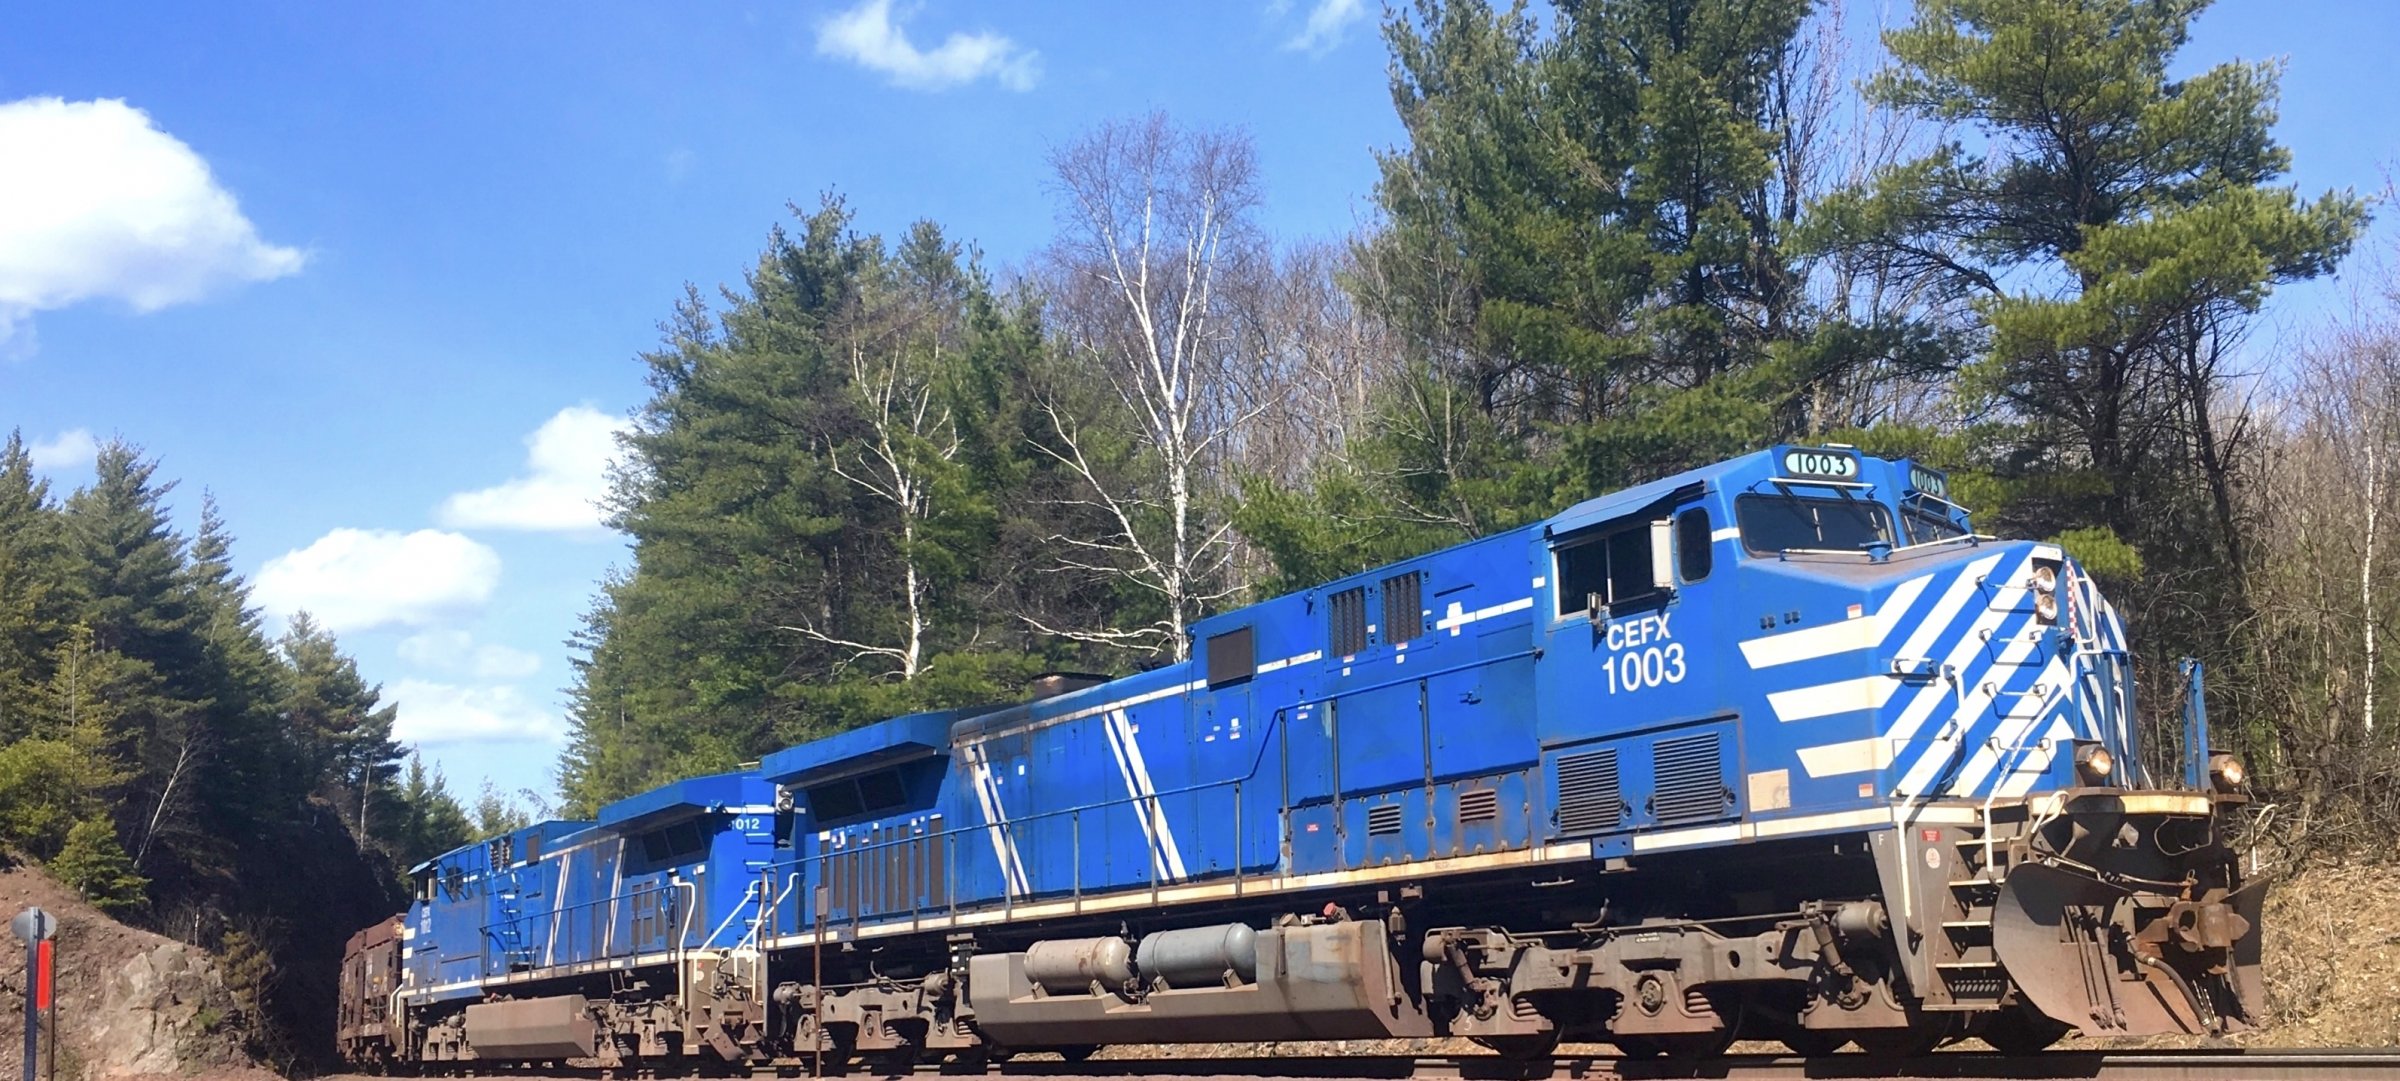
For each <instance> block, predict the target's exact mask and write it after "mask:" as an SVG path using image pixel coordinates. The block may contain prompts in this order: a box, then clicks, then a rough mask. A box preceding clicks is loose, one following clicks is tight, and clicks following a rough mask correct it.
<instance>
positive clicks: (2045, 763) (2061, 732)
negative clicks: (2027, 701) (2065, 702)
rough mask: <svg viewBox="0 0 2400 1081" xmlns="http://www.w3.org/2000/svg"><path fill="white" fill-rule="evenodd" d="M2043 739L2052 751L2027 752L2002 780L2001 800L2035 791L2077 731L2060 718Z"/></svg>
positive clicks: (2052, 723) (2063, 718)
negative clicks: (2037, 784) (2047, 742)
mask: <svg viewBox="0 0 2400 1081" xmlns="http://www.w3.org/2000/svg"><path fill="white" fill-rule="evenodd" d="M2042 738H2043V739H2045V740H2048V741H2049V743H2050V749H2049V750H2047V751H2043V750H2038V749H2037V750H2033V751H2029V752H2027V753H2026V755H2025V757H2024V758H2023V759H2022V760H2020V761H2019V762H2018V763H2017V764H2016V767H2015V768H2014V769H2011V770H2010V771H2009V773H2008V776H2006V777H2003V778H2001V781H2000V796H2001V798H2003V799H2014V798H2016V797H2018V796H2022V795H2024V794H2025V793H2027V792H2031V791H2033V786H2034V785H2035V784H2036V783H2038V782H2039V781H2041V779H2042V778H2043V777H2046V776H2048V775H2049V773H2050V767H2051V765H2052V764H2054V763H2056V762H2057V761H2058V752H2059V749H2060V748H2062V747H2065V746H2066V741H2068V740H2070V739H2073V738H2075V731H2074V729H2073V728H2071V727H2069V726H2068V725H2067V719H2066V718H2065V717H2060V718H2058V719H2056V720H2053V721H2051V722H2050V728H2049V730H2048V731H2045V732H2043V733H2042Z"/></svg>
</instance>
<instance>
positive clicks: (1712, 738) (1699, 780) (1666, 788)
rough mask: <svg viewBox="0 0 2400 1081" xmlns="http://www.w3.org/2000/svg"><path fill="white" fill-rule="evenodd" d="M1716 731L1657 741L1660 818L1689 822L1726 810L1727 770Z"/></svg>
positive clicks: (1656, 807)
mask: <svg viewBox="0 0 2400 1081" xmlns="http://www.w3.org/2000/svg"><path fill="white" fill-rule="evenodd" d="M1720 746H1721V743H1720V741H1719V740H1718V739H1717V734H1716V733H1714V732H1706V733H1702V734H1700V735H1696V736H1679V737H1676V738H1674V739H1662V740H1659V741H1658V744H1657V747H1656V749H1655V751H1654V752H1653V753H1654V755H1655V757H1656V761H1657V763H1658V795H1657V796H1656V797H1655V801H1654V804H1653V806H1654V808H1655V810H1656V811H1657V813H1658V820H1659V821H1660V822H1662V823H1666V822H1689V821H1691V820H1693V819H1696V818H1715V817H1717V816H1718V815H1720V814H1723V813H1725V770H1724V761H1723V752H1722V751H1721V750H1720Z"/></svg>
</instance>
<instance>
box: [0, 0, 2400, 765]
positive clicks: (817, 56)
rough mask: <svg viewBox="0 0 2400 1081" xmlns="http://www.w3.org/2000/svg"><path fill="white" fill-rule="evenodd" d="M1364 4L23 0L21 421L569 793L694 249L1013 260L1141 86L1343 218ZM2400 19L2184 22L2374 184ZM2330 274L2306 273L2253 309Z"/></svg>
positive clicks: (2293, 308)
mask: <svg viewBox="0 0 2400 1081" xmlns="http://www.w3.org/2000/svg"><path fill="white" fill-rule="evenodd" d="M1850 6H1851V12H1850V14H1851V15H1852V17H1853V18H1854V19H1855V20H1857V21H1859V22H1860V23H1862V24H1871V23H1872V22H1874V21H1875V20H1877V19H1879V18H1904V17H1905V13H1906V10H1907V9H1906V6H1905V5H1903V4H1891V5H1877V4H1873V3H1862V2H1861V0H1850ZM1887 12H1891V13H1896V14H1890V15H1887V14H1886V13H1887ZM1375 17H1376V13H1375V8H1374V5H1372V4H1368V3H1366V2H1365V0H1275V2H1267V0H1260V2H1239V3H1222V4H1155V5H1151V4H1145V5H1129V4H1113V3H1074V4H1068V3H1056V4H1037V3H1031V2H1023V0H985V2H977V3H967V2H963V0H921V2H915V3H910V2H905V0H902V2H894V0H865V2H861V0H823V2H812V3H794V4H779V5H754V6H743V5H737V4H729V3H727V4H719V3H702V4H690V5H634V4H626V3H586V4H578V5H572V6H570V5H564V4H502V5H469V4H464V3H433V4H404V5H383V6H365V5H340V4H308V3H300V2H291V3H274V4H267V3H258V4H229V5H209V6H205V7H200V6H193V5H186V4H166V3H158V4H115V5H91V4H85V3H78V2H49V0H17V2H14V3H11V4H9V5H8V6H7V7H6V9H5V10H0V427H18V428H22V429H23V430H24V432H25V434H26V436H27V438H28V439H30V440H33V441H34V442H36V443H37V444H40V445H42V446H43V447H44V449H45V454H44V462H45V465H46V468H47V469H48V470H49V472H50V473H51V475H52V476H53V477H54V478H55V479H56V480H57V481H59V482H60V484H61V485H62V486H70V487H71V486H73V485H75V484H77V483H80V482H81V481H82V480H84V479H85V478H88V476H89V461H88V442H87V440H88V439H91V438H97V439H103V440H105V439H107V438H109V437H110V436H112V435H122V436H123V437H125V438H128V439H130V440H133V441H134V442H136V443H139V444H140V445H142V446H143V447H144V448H146V449H147V450H148V451H149V452H150V453H152V454H154V455H156V456H158V457H159V458H160V459H161V460H162V461H163V472H164V473H165V475H167V476H171V477H178V478H182V479H183V481H184V487H183V488H182V489H181V490H180V491H179V492H178V494H177V497H176V500H175V502H176V506H177V509H178V511H179V512H180V513H181V514H182V515H183V517H184V519H185V520H186V521H187V523H188V521H189V520H190V519H191V517H193V516H194V515H195V514H196V512H197V507H198V495H199V491H200V489H202V488H203V487H205V488H207V489H208V490H210V491H212V492H214V493H215V495H216V496H217V498H218V500H219V501H220V502H221V503H222V504H223V507H224V510H225V514H226V516H227V518H228V519H229V520H230V522H231V523H232V525H233V527H234V528H235V530H236V532H237V533H238V535H239V537H240V545H239V548H238V550H237V555H238V557H239V560H240V563H241V566H242V569H243V570H244V571H245V572H246V573H248V574H249V575H250V576H251V577H252V579H253V581H254V582H255V583H256V584H257V585H258V587H259V594H260V596H259V600H260V601H261V603H262V605H264V606H265V607H266V608H267V609H268V614H269V618H270V621H271V622H276V623H278V624H279V621H280V619H281V616H282V613H284V612H286V611H288V610H290V609H292V608H296V607H306V608H308V609H309V610H310V611H312V612H316V613H318V614H319V615H320V617H323V618H325V619H326V620H328V621H329V622H332V623H333V624H334V625H335V626H336V629H337V630H338V631H339V632H340V633H341V635H342V639H343V642H344V644H345V646H346V647H347V648H348V649H349V650H350V651H351V652H352V653H353V654H355V655H356V656H357V657H358V659H359V662H360V665H361V667H362V668H363V669H364V670H365V672H366V673H367V675H368V676H369V677H370V678H371V679H374V680H378V681H380V682H382V683H383V685H384V687H385V690H386V692H387V694H388V695H389V696H391V697H393V698H395V699H397V700H398V701H400V703H401V705H402V707H403V719H402V730H403V734H404V735H407V736H410V737H412V738H414V739H416V740H417V741H418V742H420V743H421V745H422V746H423V748H424V750H425V752H426V754H427V756H428V757H429V758H430V759H432V760H433V761H434V762H436V763H438V764H439V765H440V766H441V767H442V768H443V769H444V771H445V772H446V773H447V774H448V776H449V777H450V779H451V780H452V783H453V785H454V787H456V788H459V789H461V790H462V791H463V792H465V793H468V794H471V793H472V792H473V791H474V790H475V789H476V788H477V787H478V786H480V784H482V783H483V781H484V780H486V779H487V778H488V779H491V780H493V781H495V782H497V783H498V784H499V785H500V786H501V787H502V788H504V789H512V790H513V789H518V788H533V789H536V790H539V791H541V792H543V793H545V794H547V792H548V791H549V789H550V787H551V784H550V771H551V768H552V765H553V763H554V760H555V757H556V752H557V743H556V739H557V735H558V733H560V732H561V731H563V726H564V721H563V694H562V693H561V691H562V688H564V687H565V686H566V685H567V684H568V682H569V680H570V678H571V672H570V668H569V664H568V659H569V655H570V654H569V650H568V649H567V647H566V645H565V639H566V637H567V636H568V634H569V633H571V632H572V631H573V629H574V628H575V626H576V625H577V620H578V617H579V615H580V613H581V612H582V611H583V610H584V609H585V608H586V607H587V606H588V603H589V598H590V596H591V594H592V592H593V590H594V588H595V585H596V583H597V582H598V580H599V579H600V577H601V576H602V574H604V573H605V572H606V570H607V569H608V568H609V567H611V566H612V565H620V564H622V563H624V562H625V561H626V559H627V558H628V557H627V553H626V550H625V548H624V545H623V543H622V541H621V539H620V538H618V537H616V536H614V535H612V534H610V533H608V532H606V531H605V530H603V529H600V528H598V527H597V526H596V525H595V524H594V522H593V516H592V514H591V513H590V512H589V509H588V500H589V498H590V496H591V495H592V494H593V492H594V491H595V490H596V489H595V485H596V483H597V477H598V476H599V470H600V469H601V467H602V463H603V460H604V458H605V455H606V453H607V448H608V446H609V435H608V433H609V428H610V425H611V424H612V423H614V422H615V420H616V418H619V417H622V416H623V415H624V414H625V413H626V412H627V411H628V410H629V409H631V408H632V407H633V406H634V405H636V404H637V403H638V402H639V401H640V400H641V398H642V396H643V388H642V385H641V382H640V371H639V366H638V364H637V363H636V362H635V361H634V360H633V356H634V354H635V353H636V352H638V351H640V350H642V349H644V348H646V347H648V346H649V345H651V344H652V343H653V342H654V341H655V340H656V337H657V331H656V325H657V323H658V321H659V320H660V319H661V318H662V317H664V316H665V315H666V314H667V312H668V310H669V307H670V305H671V303H672V302H673V300H674V299H675V298H676V296H678V295H679V293H680V291H681V289H682V286H683V284H684V283H685V282H687V281H689V282H696V283H699V284H700V285H702V286H703V287H704V288H713V287H714V286H715V285H716V284H717V283H720V282H724V281H727V280H731V279H734V278H736V277H738V275H739V274H740V272H741V270H742V268H743V267H744V266H745V265H746V264H747V263H748V262H749V261H750V260H751V259H752V258H753V257H754V256H755V255H756V254H757V252H758V250H759V248H760V246H761V241H762V239H763V237H764V235H765V232H766V230H767V228H768V227H769V226H770V225H772V224H774V223H775V222H777V221H779V220H781V219H782V218H783V216H784V213H785V211H784V205H785V204H786V203H787V202H800V203H804V204H807V203H813V202H814V201H815V199H816V197H817V195H818V193H820V192H824V191H828V190H838V191H840V192H842V193H844V194H846V195H847V196H848V197H849V199H850V201H851V203H852V205H853V207H854V208H855V209H856V210H857V212H858V213H859V217H860V222H861V225H862V226H863V227H865V228H868V229H872V230H877V231H883V232H887V233H888V232H894V231H897V230H898V229H900V228H901V227H903V226H904V225H905V224H906V223H907V222H909V221H911V220H913V219H915V218H919V217H929V218H932V219H935V220H937V221H939V222H942V223H943V224H944V225H945V226H946V227H947V228H948V229H949V230H950V231H951V233H952V235H953V236H956V237H960V238H964V239H969V240H972V241H973V242H974V243H976V244H978V245H979V246H980V247H981V249H982V250H983V252H984V253H985V256H986V260H987V262H989V263H990V264H992V265H993V266H995V267H999V268H1005V267H1006V266H1008V265H1010V264H1013V263H1016V262H1019V261H1021V260H1023V259H1024V258H1025V257H1026V256H1028V255H1029V254H1031V253H1033V252H1034V251H1036V250H1038V249H1039V248H1040V247H1041V246H1042V245H1043V244H1044V243H1045V242H1046V240H1047V239H1048V237H1049V236H1050V234H1051V231H1052V226H1053V217H1052V209H1051V201H1050V199H1049V197H1048V193H1047V192H1046V190H1045V185H1044V177H1045V164H1044V155H1045V153H1046V151H1047V149H1048V148H1049V147H1051V146H1054V145H1057V144H1059V143H1062V142H1065V141H1067V140H1069V139H1072V138H1074V137H1075V136H1076V135H1078V134H1079V133H1081V132H1083V131H1085V130H1086V129H1088V128H1089V127H1091V126H1092V125H1094V124H1096V123H1098V122H1100V121H1103V120H1107V119H1111V118H1116V117H1122V116H1125V115H1128V114H1133V113H1138V112H1143V111H1146V110H1149V109H1153V108H1158V109H1164V110H1166V111H1168V112H1169V113H1170V114H1172V115H1173V116H1175V117H1176V118H1177V119H1178V120H1180V121H1183V122H1186V123H1198V124H1223V125H1241V126H1244V127H1246V128H1248V129H1249V130H1250V131H1251V132H1252V134H1253V135H1254V136H1255V138H1256V140H1257V143H1258V149H1259V160H1260V164H1261V167H1262V170H1263V172H1264V176H1265V181H1266V191H1267V203H1266V210H1265V215H1264V224H1265V225H1266V226H1267V227H1268V228H1269V229H1270V230H1271V231H1272V232H1274V233H1275V234H1277V235H1279V236H1281V237H1284V238H1286V239H1294V240H1298V239H1309V238H1321V237H1329V236H1334V235H1338V234H1341V233H1344V232H1347V231H1349V230H1350V229H1351V228H1352V227H1353V226H1354V225H1355V224H1356V223H1358V222H1359V221H1361V220H1363V219H1364V218H1365V217H1366V216H1367V215H1368V213H1369V209H1368V208H1369V200H1370V196H1371V190H1372V185H1373V182H1374V174H1375V170H1374V163H1373V160H1372V158H1371V156H1370V150H1371V149H1373V148H1377V147H1383V146H1388V145H1391V144H1392V143H1393V142H1395V141H1396V140H1397V139H1398V136H1399V131H1398V126H1397V124H1396V122H1395V121H1394V120H1393V118H1392V115H1391V108H1390V103H1389V98H1388V94H1387V90H1386V86H1385V57H1384V53H1383V50H1382V45H1381V42H1380V41H1379V40H1378V39H1377V37H1376V35H1375V32H1374V21H1375ZM2396 40H2400V8H2395V7H2394V6H2392V5H2386V4H2381V3H2356V4H2344V3H2309V4H2291V3H2269V2H2266V0H2220V3H2219V4H2218V5H2217V7H2216V8H2215V9H2213V10H2212V11H2211V12H2210V13H2208V14H2207V15H2206V16H2204V17H2203V19H2202V21H2201V22H2200V24H2199V27H2198V32H2197V34H2196V35H2195V40H2194V42H2193V43H2192V46H2191V48H2190V49H2189V50H2188V51H2187V53H2186V57H2187V64H2188V65H2190V66H2194V67H2196V66H2198V65H2201V64H2205V63H2211V62H2215V61H2218V60H2222V59H2227V58H2232V57H2243V58H2264V57H2274V56H2282V57H2286V58H2288V61H2289V68H2288V71H2287V73H2286V75H2285V77H2284V84H2283V85H2284V110H2283V116H2284V122H2283V125H2282V127H2281V128H2280V129H2279V133H2280V135H2281V136H2282V138H2283V139H2284V141H2285V142H2286V143H2287V144H2288V145H2289V146H2291V147H2292V149H2293V151H2294V154H2295V158H2296V169H2295V174H2294V179H2295V180H2296V181H2297V182H2298V183H2299V184H2300V185H2302V187H2303V188H2304V189H2306V190H2310V191H2315V190H2320V189H2323V188H2325V187H2340V186H2347V187H2353V188H2357V189H2359V190H2360V191H2362V192H2367V191H2375V190H2380V189H2381V188H2383V187H2384V184H2385V177H2384V169H2385V167H2386V166H2389V165H2391V164H2393V163H2394V162H2395V160H2400V110H2395V109H2394V108H2392V107H2391V105H2390V103H2391V102H2392V101H2393V100H2394V99H2395V98H2396V97H2400V94H2396V93H2395V91H2400V77H2395V75H2394V73H2393V71H2392V68H2391V65H2390V60H2389V58H2388V47H2389V44H2390V43H2391V42H2393V41H2396ZM52 99H55V100H52ZM2341 291H2342V287H2341V286H2339V285H2326V286H2311V287H2309V288H2307V289H2304V290H2299V291H2295V292H2294V293H2291V294H2288V295H2286V296H2283V297H2279V298H2278V299H2277V301H2276V302H2275V306H2274V308H2273V310H2272V311H2271V313H2270V326H2269V330H2268V333H2266V334H2262V335H2261V336H2260V342H2261V344H2260V348H2262V349H2268V350H2272V349H2274V348H2277V347H2278V346H2279V345H2281V344H2285V343H2287V342H2288V340H2289V339H2290V337H2291V336H2293V335H2296V334H2298V333H2300V331H2301V330H2302V329H2303V328H2305V327H2306V326H2307V325H2309V324H2310V323H2311V322H2312V321H2313V320H2314V319H2316V318H2318V317H2319V316H2320V315H2321V314H2322V313H2323V312H2324V311H2325V310H2326V309H2327V308H2328V307H2330V306H2332V305H2333V304H2336V303H2338V300H2339V297H2340V294H2341Z"/></svg>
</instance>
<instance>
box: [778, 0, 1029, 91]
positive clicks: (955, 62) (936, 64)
mask: <svg viewBox="0 0 2400 1081" xmlns="http://www.w3.org/2000/svg"><path fill="white" fill-rule="evenodd" d="M915 13H916V9H915V7H914V6H911V7H909V8H906V9H903V10H902V11H901V12H900V13H899V16H898V17H897V18H894V16H893V13H892V0H861V3H860V4H859V5H858V6H857V7H854V8H851V9H850V10H848V11H845V12H842V13H841V14H839V15H836V16H834V17H833V18H831V19H827V20H826V21H825V23H824V25H822V26H820V27H818V28H817V52H818V53H820V54H822V55H825V56H832V57H839V58H841V59H843V60H848V61H851V62H852V63H855V64H857V65H859V66H860V67H863V68H866V69H868V70H870V71H880V72H882V73H884V74H885V75H888V76H891V79H892V82H893V83H894V84H896V85H899V86H905V87H908V88H909V89H912V90H947V89H950V88H951V87H954V86H964V85H966V84H968V83H971V82H975V81H976V80H978V79H984V78H989V79H991V80H992V81H994V82H997V83H999V84H1000V85H1001V86H1004V87H1007V88H1008V89H1010V90H1031V89H1033V84H1034V83H1036V82H1039V81H1040V80H1041V77H1042V65H1041V61H1042V54H1040V53H1038V52H1035V51H1033V50H1031V49H1028V48H1025V47H1024V46H1022V45H1019V44H1017V43H1016V42H1014V41H1011V40H1009V39H1008V38H1006V37H1003V36H1001V35H999V34H995V33H991V32H989V31H986V32H983V33H980V34H961V33H953V34H951V35H950V36H949V37H947V38H944V39H942V43H941V44H940V45H938V46H936V47H934V49H933V50H932V51H930V52H928V51H926V50H923V49H919V48H917V46H916V45H915V43H913V42H911V41H909V40H908V32H907V31H905V30H902V29H901V28H900V23H901V22H903V21H906V20H907V19H908V17H909V16H911V15H913V14H915Z"/></svg>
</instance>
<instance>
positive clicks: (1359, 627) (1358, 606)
mask: <svg viewBox="0 0 2400 1081" xmlns="http://www.w3.org/2000/svg"><path fill="white" fill-rule="evenodd" d="M1329 607H1330V608H1331V612H1330V613H1329V618H1330V619H1331V621H1332V624H1331V626H1330V627H1328V628H1327V637H1328V638H1330V639H1331V640H1332V645H1333V652H1334V655H1335V656H1337V657H1347V656H1349V655H1351V654H1353V653H1356V652H1358V651H1359V650H1362V649H1365V648H1367V587H1365V586H1359V587H1357V588H1355V589H1345V590H1343V591H1341V592H1339V593H1336V594H1334V595H1333V599H1332V601H1331V602H1330V604H1329Z"/></svg>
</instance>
